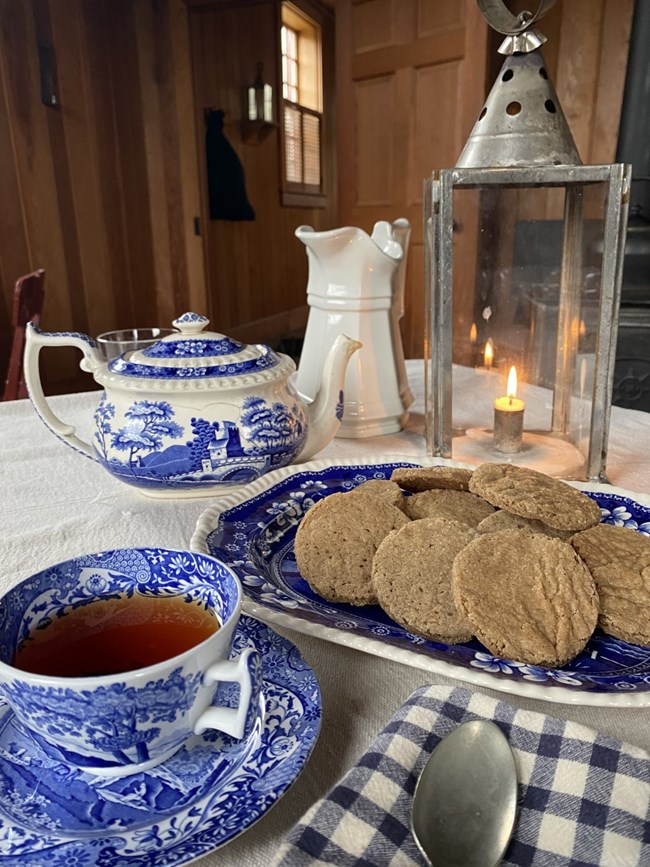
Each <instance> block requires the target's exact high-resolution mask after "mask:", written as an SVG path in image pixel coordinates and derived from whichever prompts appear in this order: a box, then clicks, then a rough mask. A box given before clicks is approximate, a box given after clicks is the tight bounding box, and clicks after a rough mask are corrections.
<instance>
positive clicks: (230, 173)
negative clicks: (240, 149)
mask: <svg viewBox="0 0 650 867" xmlns="http://www.w3.org/2000/svg"><path fill="white" fill-rule="evenodd" d="M223 117H224V113H223V111H221V109H216V110H211V111H207V112H206V114H205V124H206V134H205V152H206V162H207V169H208V197H209V203H210V219H211V220H254V219H255V211H254V210H253V208H252V207H251V205H250V202H249V201H248V197H247V195H246V182H245V179H244V168H243V166H242V164H241V161H240V159H239V157H238V156H237V154H236V152H235V149H234V148H233V146H232V145H231V144H230V142H229V141H228V139H227V138H226V136H225V133H224V131H223Z"/></svg>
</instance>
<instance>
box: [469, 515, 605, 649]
mask: <svg viewBox="0 0 650 867" xmlns="http://www.w3.org/2000/svg"><path fill="white" fill-rule="evenodd" d="M452 592H453V597H454V602H455V603H456V607H457V608H458V609H459V611H460V612H461V614H462V615H463V616H464V617H466V618H467V620H468V621H469V623H470V625H471V626H472V628H473V630H474V634H475V635H476V637H477V638H478V639H479V640H480V641H481V642H482V643H483V644H484V645H485V646H486V647H487V648H488V650H489V651H490V652H491V653H493V654H494V655H495V656H500V657H504V658H506V659H513V660H516V661H517V662H523V663H526V664H528V665H545V666H560V665H564V664H565V663H566V662H569V660H571V659H573V657H574V656H577V654H578V653H580V651H581V650H582V649H583V648H584V646H585V645H586V643H587V641H588V640H589V637H590V636H591V634H592V632H593V630H594V628H595V626H596V621H597V619H598V594H597V592H596V586H595V583H594V579H593V578H592V576H591V574H590V572H589V570H588V569H587V567H586V566H585V564H584V562H583V561H582V560H581V559H580V557H578V556H577V555H576V552H575V551H574V550H573V548H572V547H571V545H569V544H568V543H567V542H563V541H561V540H560V539H551V538H548V537H547V536H543V535H540V534H538V533H530V532H529V531H528V530H501V531H500V532H498V533H489V534H487V535H484V536H479V537H478V538H477V539H475V540H474V541H473V542H470V543H469V545H467V547H465V548H463V550H462V551H460V552H459V554H458V555H457V556H456V559H455V560H454V565H453V570H452Z"/></svg>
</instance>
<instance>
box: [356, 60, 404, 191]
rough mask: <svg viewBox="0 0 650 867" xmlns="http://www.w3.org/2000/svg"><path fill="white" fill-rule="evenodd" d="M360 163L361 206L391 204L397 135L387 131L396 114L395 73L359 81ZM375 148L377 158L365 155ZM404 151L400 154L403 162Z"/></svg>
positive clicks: (357, 139)
mask: <svg viewBox="0 0 650 867" xmlns="http://www.w3.org/2000/svg"><path fill="white" fill-rule="evenodd" d="M355 97H356V120H357V135H356V138H355V141H356V154H355V158H356V165H357V166H358V169H357V194H356V200H357V204H358V205H359V207H364V206H369V205H372V206H375V207H377V206H380V205H390V204H391V203H392V201H393V183H394V180H393V179H394V174H395V171H396V168H397V167H396V165H395V153H394V147H393V138H392V136H390V135H386V117H392V116H394V114H395V77H394V76H382V77H381V78H370V79H366V80H364V81H360V82H358V83H357V85H356V87H355ZM369 152H372V154H373V159H372V160H367V159H364V156H365V155H366V154H367V153H369ZM403 157H404V155H403V154H399V156H398V160H399V161H400V163H401V162H402V160H403Z"/></svg>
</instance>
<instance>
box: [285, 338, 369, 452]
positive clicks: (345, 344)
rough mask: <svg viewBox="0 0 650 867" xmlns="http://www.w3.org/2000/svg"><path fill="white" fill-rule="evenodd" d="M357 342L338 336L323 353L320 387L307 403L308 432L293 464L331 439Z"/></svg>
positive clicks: (335, 427) (340, 411) (341, 414)
mask: <svg viewBox="0 0 650 867" xmlns="http://www.w3.org/2000/svg"><path fill="white" fill-rule="evenodd" d="M361 346H362V344H361V343H360V342H359V341H358V340H354V339H353V338H351V337H347V336H346V335H345V334H339V335H338V337H337V338H336V340H335V341H334V343H333V344H332V347H331V349H330V351H329V353H328V354H327V357H326V359H325V364H324V365H323V372H322V376H321V382H320V388H319V390H318V393H317V394H316V397H315V398H314V400H313V401H312V402H311V403H309V404H307V416H308V419H309V429H308V432H307V440H306V442H305V446H304V448H303V450H302V451H301V452H300V454H299V455H298V458H297V461H298V462H301V461H307V460H309V459H310V458H311V457H313V455H315V454H316V453H317V452H319V451H320V450H321V449H323V448H325V446H326V445H327V444H328V443H329V442H330V441H331V440H332V439H333V437H334V436H335V434H336V431H337V430H338V429H339V426H340V424H341V418H342V416H343V384H344V382H345V374H346V371H347V368H348V363H349V361H350V358H351V357H352V355H353V354H354V353H355V352H356V351H357V349H361Z"/></svg>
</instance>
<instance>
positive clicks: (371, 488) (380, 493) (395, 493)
mask: <svg viewBox="0 0 650 867" xmlns="http://www.w3.org/2000/svg"><path fill="white" fill-rule="evenodd" d="M348 493H349V494H370V495H371V496H372V497H378V498H379V499H380V500H384V502H386V503H390V504H391V506H397V508H398V509H403V507H404V500H405V499H406V497H405V496H404V492H403V491H402V489H401V488H400V486H399V485H398V484H396V483H395V482H391V481H390V480H389V479H368V480H367V481H366V482H361V484H360V485H357V487H356V488H352V490H351V491H348Z"/></svg>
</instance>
